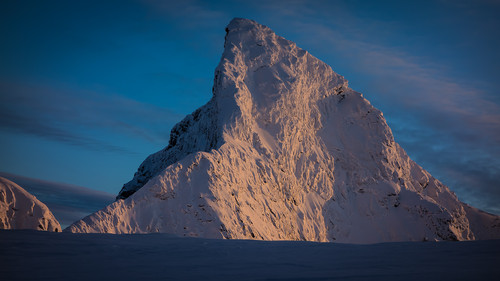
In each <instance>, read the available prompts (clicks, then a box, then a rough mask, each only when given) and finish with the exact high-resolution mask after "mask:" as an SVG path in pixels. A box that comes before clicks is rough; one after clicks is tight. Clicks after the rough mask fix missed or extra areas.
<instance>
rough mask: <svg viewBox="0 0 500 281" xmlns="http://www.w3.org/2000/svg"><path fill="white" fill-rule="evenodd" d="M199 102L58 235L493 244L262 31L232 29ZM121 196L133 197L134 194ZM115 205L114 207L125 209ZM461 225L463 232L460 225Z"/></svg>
mask: <svg viewBox="0 0 500 281" xmlns="http://www.w3.org/2000/svg"><path fill="white" fill-rule="evenodd" d="M224 47H225V48H224V53H223V55H222V58H221V61H220V63H219V65H218V66H217V68H216V71H215V79H214V86H213V97H212V99H211V100H210V101H209V102H208V103H207V104H206V105H204V106H203V107H201V108H200V109H199V110H197V111H195V112H194V113H193V114H191V115H188V116H187V117H186V118H185V119H184V120H183V121H182V122H180V123H179V124H177V125H176V126H175V127H174V129H173V130H172V135H171V140H170V143H169V145H168V147H167V148H165V149H164V150H162V151H160V152H157V153H155V154H153V155H151V156H149V157H148V158H147V159H146V160H145V161H144V162H143V163H142V164H141V166H140V167H139V170H138V172H137V173H136V174H135V176H134V179H133V180H132V181H131V182H129V183H127V184H126V185H125V186H124V188H123V189H122V191H121V192H120V194H119V196H118V197H119V198H126V199H125V200H118V201H116V202H114V203H113V204H111V205H109V206H108V207H106V208H105V209H103V210H101V211H99V212H96V213H95V214H93V215H91V216H89V217H87V218H85V219H83V220H81V221H79V222H77V223H75V224H73V225H72V226H70V227H69V228H68V231H72V232H106V233H149V232H168V233H174V234H178V235H182V236H201V237H208V238H237V239H264V240H308V241H337V242H352V243H375V242H384V241H422V240H471V239H480V238H494V237H497V238H500V229H499V228H498V227H496V225H498V224H499V222H500V219H499V217H498V216H490V215H486V214H482V213H480V212H478V211H477V210H474V209H472V208H468V206H466V205H464V204H463V203H462V202H460V201H458V199H457V197H456V196H455V194H453V192H451V191H450V190H449V189H448V188H447V187H446V186H444V185H443V184H442V183H440V182H439V181H438V180H437V179H435V178H433V177H432V176H431V175H430V174H429V173H428V172H426V171H425V170H423V169H422V168H421V167H420V166H418V165H417V164H416V163H415V162H413V161H412V160H411V159H410V158H409V157H408V155H407V154H406V152H405V151H404V150H403V149H402V148H401V147H400V146H399V145H398V144H397V143H396V142H395V141H394V138H393V135H392V132H391V130H390V128H389V127H388V125H387V123H386V121H385V119H384V117H383V114H382V112H380V111H379V110H378V109H376V108H374V107H373V106H372V105H371V104H370V103H369V102H368V101H367V100H366V99H365V98H363V96H362V95H361V94H360V93H358V92H355V91H353V90H352V89H350V88H349V87H348V83H347V81H346V80H345V79H344V78H343V77H342V76H340V75H338V74H336V73H335V72H333V70H332V69H331V67H329V66H328V65H326V64H325V63H323V62H322V61H320V60H318V59H317V58H315V57H313V56H312V55H311V54H309V53H308V52H307V51H305V50H302V49H300V48H299V47H297V46H296V44H295V43H293V42H291V41H288V40H286V39H284V38H282V37H280V36H277V35H276V34H274V32H272V30H271V29H269V28H268V27H266V26H263V25H260V24H258V23H256V22H254V21H251V20H247V19H234V20H232V21H231V23H230V24H229V25H228V27H227V28H226V38H225V43H224ZM134 192H135V193H134ZM127 196H128V197H127ZM470 220H474V222H470Z"/></svg>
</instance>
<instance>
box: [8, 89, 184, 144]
mask: <svg viewBox="0 0 500 281" xmlns="http://www.w3.org/2000/svg"><path fill="white" fill-rule="evenodd" d="M0 90H1V91H2V95H1V96H0V117H1V118H0V128H3V129H4V130H8V131H10V132H16V133H23V134H28V135H34V136H38V137H43V138H46V139H49V140H52V141H57V142H61V143H65V144H70V145H75V146H80V147H83V148H86V149H91V150H96V151H111V152H119V153H132V154H134V153H135V151H133V150H131V149H129V148H126V147H125V146H121V145H120V144H119V143H115V140H116V138H117V137H118V136H123V137H126V138H130V137H132V138H137V139H143V140H146V141H148V142H151V143H156V144H164V143H166V141H168V139H167V137H168V130H169V128H165V127H163V126H164V124H165V123H174V122H175V121H176V120H179V119H180V118H181V116H180V115H179V114H176V113H173V112H171V111H170V110H168V109H162V108H158V107H156V106H154V105H150V104H144V103H140V102H137V101H134V100H130V99H127V98H124V97H119V96H112V95H111V96H110V95H107V94H98V93H95V92H89V91H82V90H73V89H59V88H51V87H46V86H44V85H34V86H26V85H19V84H14V83H5V82H2V83H0ZM110 133H111V134H112V135H111V136H110V135H109V134H110Z"/></svg>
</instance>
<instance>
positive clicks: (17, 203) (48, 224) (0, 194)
mask: <svg viewBox="0 0 500 281" xmlns="http://www.w3.org/2000/svg"><path fill="white" fill-rule="evenodd" d="M0 229H36V230H46V231H56V232H58V231H60V230H61V226H60V225H59V222H58V221H57V220H56V218H55V217H54V215H52V213H51V212H50V210H49V209H48V208H47V206H45V204H43V203H42V202H40V201H39V200H38V199H36V197H35V196H33V195H31V194H29V193H28V192H27V191H26V190H24V189H23V188H22V187H20V186H19V185H17V184H15V183H13V182H11V181H9V180H7V179H5V178H2V177H0Z"/></svg>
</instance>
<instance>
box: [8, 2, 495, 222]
mask: <svg viewBox="0 0 500 281" xmlns="http://www.w3.org/2000/svg"><path fill="white" fill-rule="evenodd" d="M0 5H1V6H0V36H1V37H0V38H1V42H2V43H1V44H0V141H1V143H0V153H1V155H2V158H1V161H0V171H3V172H9V173H14V174H19V175H23V176H27V177H34V178H39V179H43V180H50V181H59V182H66V183H71V184H75V185H80V186H86V187H89V188H93V189H98V190H104V191H107V192H110V193H113V194H116V193H117V192H118V191H119V190H120V188H121V186H122V184H123V183H125V182H127V181H128V180H130V179H131V178H132V176H133V173H134V172H135V170H136V168H137V167H138V166H139V164H140V163H141V162H142V160H144V158H145V157H146V156H147V155H149V154H151V153H153V152H156V151H157V150H159V149H161V148H163V147H164V146H166V145H167V142H168V137H169V132H170V129H171V127H172V126H173V125H174V124H175V123H176V122H178V121H180V120H181V119H182V118H183V116H184V115H186V114H188V113H190V112H192V111H193V110H195V109H196V108H198V107H200V106H201V105H203V104H204V103H205V102H207V101H208V100H209V99H210V97H211V87H212V81H213V73H214V69H215V67H216V66H217V64H218V61H219V59H220V56H221V54H222V50H223V43H224V35H225V31H224V28H225V26H226V25H227V24H228V23H229V21H230V20H231V19H232V18H234V17H244V18H250V19H253V20H256V21H258V22H259V23H261V24H264V25H267V26H269V27H270V28H271V29H273V30H274V31H275V32H276V33H277V34H278V35H281V36H283V37H285V38H287V39H289V40H292V41H294V42H296V43H297V45H298V46H300V47H302V48H304V49H306V50H308V51H309V52H310V53H311V54H313V55H314V56H316V57H318V58H319V59H321V60H323V61H325V62H326V63H328V64H329V65H331V66H332V68H333V70H334V71H335V72H337V73H339V74H341V75H343V76H345V77H346V78H347V79H348V80H349V82H350V86H351V88H353V89H354V90H357V91H360V92H362V93H363V94H364V95H365V97H366V98H367V99H368V100H370V101H371V102H372V104H373V105H375V107H377V108H379V109H381V110H382V111H383V112H384V115H385V117H386V118H387V121H388V123H389V125H390V126H391V128H392V130H393V133H394V135H395V138H396V141H398V142H399V143H400V144H401V145H402V146H403V148H404V149H406V151H407V152H408V154H409V155H410V157H411V158H412V159H414V160H416V162H417V163H419V164H420V165H421V166H423V167H424V168H425V169H427V170H428V171H429V172H431V174H433V175H434V176H435V177H437V178H438V179H440V180H441V181H443V182H444V183H445V184H447V185H448V186H449V187H450V188H451V189H452V190H453V191H455V193H456V194H457V195H458V196H459V198H460V199H461V200H463V201H465V202H468V203H471V204H472V205H475V206H477V207H480V208H483V209H485V210H487V211H490V212H494V213H497V214H500V160H499V159H500V94H499V93H498V89H500V87H499V86H500V79H498V77H497V76H498V75H499V74H500V52H498V46H500V17H499V16H498V15H499V14H500V3H499V1H495V0H479V1H459V0H458V1H453V0H441V1H438V0H436V1H156V0H144V1H9V2H7V1H3V2H2V4H0Z"/></svg>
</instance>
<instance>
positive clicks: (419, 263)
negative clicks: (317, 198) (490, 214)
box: [0, 230, 500, 281]
mask: <svg viewBox="0 0 500 281" xmlns="http://www.w3.org/2000/svg"><path fill="white" fill-rule="evenodd" d="M0 249H1V250H0V278H1V279H2V280H218V281H221V280H426V281H430V280H493V279H495V278H496V277H498V276H500V267H498V257H499V256H500V240H490V241H469V242H399V243H384V244H372V245H352V244H336V243H315V242H284V241H281V242H268V241H249V240H246V241H244V240H217V239H214V240H211V239H202V238H179V237H175V236H171V235H167V234H147V235H139V234H135V235H109V234H72V233H48V232H36V231H13V230H10V231H5V230H4V231H0Z"/></svg>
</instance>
